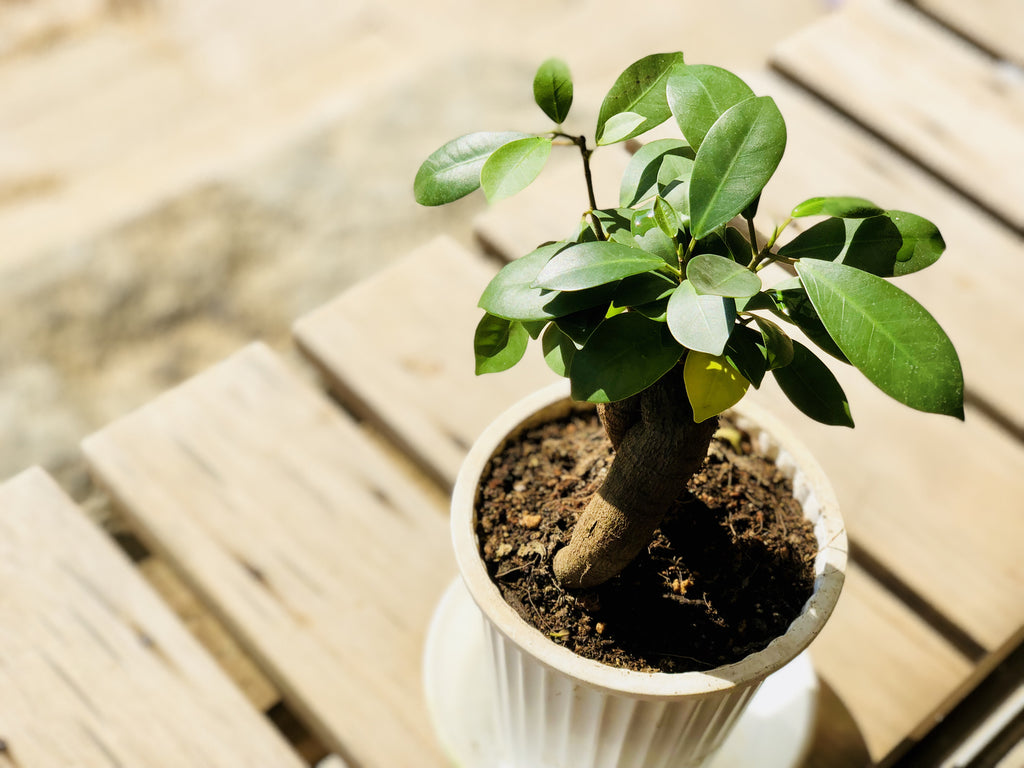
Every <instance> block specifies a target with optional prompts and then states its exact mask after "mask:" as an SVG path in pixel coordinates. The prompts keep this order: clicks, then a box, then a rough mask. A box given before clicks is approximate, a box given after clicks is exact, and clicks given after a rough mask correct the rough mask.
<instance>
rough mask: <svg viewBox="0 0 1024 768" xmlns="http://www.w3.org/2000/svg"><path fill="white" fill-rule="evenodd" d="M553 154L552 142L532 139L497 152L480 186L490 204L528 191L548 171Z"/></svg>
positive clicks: (528, 138)
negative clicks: (548, 163)
mask: <svg viewBox="0 0 1024 768" xmlns="http://www.w3.org/2000/svg"><path fill="white" fill-rule="evenodd" d="M550 154H551V139H549V138H547V137H545V136H528V137H527V138H525V139H516V140H515V141H511V142H509V143H508V144H505V145H503V146H501V147H499V148H498V149H496V150H494V152H493V153H492V154H491V156H490V157H489V158H487V160H486V161H485V162H484V165H483V168H482V169H481V170H480V183H481V184H482V185H483V188H484V194H485V195H487V200H488V201H489V202H492V203H493V202H495V201H497V200H502V199H504V198H506V197H511V196H512V195H514V194H516V193H517V192H521V191H522V190H524V189H526V188H527V187H528V186H530V184H531V183H532V182H533V180H534V179H536V178H537V176H538V175H539V174H540V172H541V171H542V170H544V165H545V163H547V161H548V156H549V155H550Z"/></svg>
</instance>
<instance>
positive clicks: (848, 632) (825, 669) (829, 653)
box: [811, 564, 972, 765]
mask: <svg viewBox="0 0 1024 768" xmlns="http://www.w3.org/2000/svg"><path fill="white" fill-rule="evenodd" d="M811 655H812V657H813V659H814V664H815V668H816V669H817V670H818V672H819V673H820V674H821V676H822V679H823V680H824V681H825V682H826V683H827V684H828V685H829V686H830V687H831V688H833V689H834V690H835V691H837V692H838V695H839V697H840V699H841V701H842V703H843V704H845V705H846V708H847V709H848V710H849V711H850V712H851V713H852V715H853V718H854V720H855V721H856V723H857V725H858V726H859V729H860V732H861V733H862V734H863V736H864V740H865V742H866V745H867V749H868V752H869V754H870V755H871V758H872V761H873V763H878V762H882V761H883V760H885V758H886V757H887V756H889V755H891V754H892V753H893V751H894V750H897V749H898V748H900V747H901V746H903V745H904V741H906V740H908V739H912V738H914V737H915V735H916V734H917V732H918V731H919V730H920V729H921V727H922V726H929V727H930V726H931V725H933V724H934V721H935V720H934V718H936V717H937V715H938V714H939V712H937V711H936V708H937V707H939V706H941V705H942V704H944V703H948V702H950V701H951V700H952V697H953V696H954V694H955V693H956V692H957V690H958V688H959V686H960V685H961V684H962V683H963V681H964V680H965V679H967V678H968V676H969V675H970V674H971V668H972V666H971V663H970V662H969V661H968V660H967V659H966V658H965V657H964V656H962V655H961V654H959V653H958V652H957V651H956V650H955V649H954V648H953V647H952V646H950V645H949V644H948V643H947V642H945V641H944V640H943V639H942V638H941V637H940V636H939V635H937V634H936V633H935V632H934V630H932V629H931V628H930V627H928V626H927V625H926V624H925V623H924V622H923V621H921V619H920V618H919V617H918V616H916V615H915V614H914V613H912V612H911V611H908V610H907V607H906V606H905V605H904V604H903V603H901V602H899V601H898V600H896V599H895V598H894V597H893V595H892V594H891V593H890V592H888V591H886V589H885V588H884V587H882V586H881V585H880V584H878V583H877V582H876V581H874V579H872V578H871V577H870V576H869V575H868V574H866V573H865V572H864V571H863V570H862V569H861V568H859V567H858V566H857V565H856V564H852V565H851V566H850V569H849V572H848V573H847V577H846V585H845V586H844V588H843V594H842V596H841V597H840V599H839V604H838V605H837V606H836V610H835V612H834V613H833V614H832V618H831V619H829V621H828V623H827V624H826V625H825V628H824V629H823V630H822V633H821V635H820V636H819V637H818V638H817V639H816V640H815V641H814V644H813V645H812V646H811ZM821 745H822V747H823V748H825V749H827V747H828V744H827V742H826V741H822V742H821ZM826 755H827V753H826ZM824 764H826V765H827V764H829V763H824Z"/></svg>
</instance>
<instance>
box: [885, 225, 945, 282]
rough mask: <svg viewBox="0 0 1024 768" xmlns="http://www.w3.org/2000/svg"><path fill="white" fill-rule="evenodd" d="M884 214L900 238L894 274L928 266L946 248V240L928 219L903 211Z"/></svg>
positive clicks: (898, 274)
mask: <svg viewBox="0 0 1024 768" xmlns="http://www.w3.org/2000/svg"><path fill="white" fill-rule="evenodd" d="M886 216H888V217H889V218H890V219H891V220H892V222H893V224H895V225H896V229H898V230H899V233H900V237H901V238H902V245H901V246H900V250H899V252H898V253H897V254H896V265H895V267H894V269H893V273H894V274H895V275H896V276H900V275H909V274H910V273H911V272H917V271H918V270H921V269H924V268H925V267H930V266H931V265H932V264H934V263H935V262H936V261H938V260H939V257H940V256H941V255H942V252H943V251H945V250H946V242H945V241H944V240H943V239H942V235H941V234H940V233H939V229H938V227H936V226H935V225H934V224H932V223H931V222H930V221H928V219H925V218H922V217H920V216H917V215H916V214H913V213H907V212H905V211H889V212H887V213H886Z"/></svg>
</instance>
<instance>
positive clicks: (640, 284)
mask: <svg viewBox="0 0 1024 768" xmlns="http://www.w3.org/2000/svg"><path fill="white" fill-rule="evenodd" d="M677 285H678V283H677V282H676V281H675V280H673V279H672V278H670V277H668V276H667V275H665V274H663V273H661V272H647V273H645V274H642V275H634V276H633V277H627V278H626V279H625V280H623V281H622V282H621V283H619V286H618V287H617V288H616V289H615V293H614V294H612V301H613V302H614V303H615V305H616V306H619V307H636V306H639V305H643V304H650V303H651V302H653V301H659V300H661V299H668V297H669V296H670V295H671V294H672V292H673V291H674V290H675V289H676V286H677Z"/></svg>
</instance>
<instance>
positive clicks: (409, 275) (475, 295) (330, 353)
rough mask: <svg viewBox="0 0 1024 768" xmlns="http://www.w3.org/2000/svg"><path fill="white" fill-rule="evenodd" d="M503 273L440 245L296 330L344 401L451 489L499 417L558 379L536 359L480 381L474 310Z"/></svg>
mask: <svg viewBox="0 0 1024 768" xmlns="http://www.w3.org/2000/svg"><path fill="white" fill-rule="evenodd" d="M497 270H498V265H497V264H496V263H494V262H491V261H490V260H488V259H485V258H483V257H481V256H478V255H475V254H472V253H470V252H469V251H467V250H466V249H464V248H462V247H461V246H460V245H458V244H457V243H456V242H454V241H453V240H451V239H449V238H446V237H442V238H439V239H437V240H434V241H432V242H431V243H429V244H428V245H425V246H423V247H422V248H420V249H417V250H416V251H414V252H413V253H411V254H409V255H408V256H406V257H405V258H403V259H400V260H398V261H396V262H395V263H394V264H392V265H389V266H388V267H386V268H385V269H383V270H381V271H380V272H379V273H377V274H376V275H374V276H373V277H371V278H369V279H367V280H364V281H362V282H360V283H359V284H358V285H356V286H355V287H353V288H352V289H350V290H348V291H346V292H345V293H343V294H341V295H340V296H339V297H338V298H337V299H335V300H334V301H332V302H330V303H329V304H327V305H325V306H323V307H321V308H320V309H318V310H315V311H314V312H312V313H310V314H308V315H306V316H304V317H302V318H300V319H299V320H298V321H297V322H296V323H295V327H294V332H295V338H296V340H297V341H298V344H299V346H300V348H301V349H302V350H303V351H304V352H306V353H307V355H309V357H310V358H311V359H312V360H313V361H314V362H315V363H316V364H317V365H318V366H319V367H320V368H321V369H322V370H323V371H324V372H325V373H326V375H327V379H328V383H329V385H330V386H331V387H332V389H334V391H335V392H337V394H338V396H339V397H340V398H341V399H342V401H343V402H344V403H345V404H346V405H347V406H349V407H351V408H353V409H354V410H356V411H357V412H358V413H359V414H360V415H362V416H365V417H366V418H369V419H372V420H373V421H374V422H375V423H377V424H378V425H379V426H380V428H381V429H382V431H383V432H385V433H386V434H388V435H389V436H390V437H391V438H393V439H394V440H395V441H396V442H397V443H398V444H399V445H401V446H402V447H403V448H404V449H406V450H408V451H409V452H410V455H412V456H413V457H415V458H416V459H417V461H418V462H419V463H420V464H421V466H423V467H424V468H425V469H426V470H427V471H428V472H429V473H430V474H431V475H432V476H433V477H434V478H435V479H437V480H438V481H439V482H440V483H442V484H443V485H446V486H451V485H453V484H454V482H455V476H456V474H457V473H458V470H459V465H460V464H461V462H462V457H463V455H464V453H465V452H466V450H467V449H468V448H469V446H470V445H471V444H472V442H473V440H475V439H476V436H477V435H478V434H479V433H480V431H481V430H482V429H483V428H484V427H485V426H487V424H488V423H490V421H491V420H492V419H493V418H494V417H495V416H496V415H497V414H498V413H500V412H501V411H502V410H503V409H504V408H506V407H508V406H509V405H511V404H512V403H513V402H515V401H516V400H518V399H519V398H520V397H523V396H524V395H526V394H527V393H529V392H532V391H533V390H535V389H538V388H540V387H541V386H543V385H544V384H547V383H550V382H551V381H553V380H554V374H553V373H552V372H551V371H550V370H549V369H548V367H547V366H546V365H545V364H544V362H543V360H542V359H541V357H540V355H537V354H530V355H528V356H527V357H526V358H524V360H523V362H521V363H520V364H519V365H517V366H516V367H514V368H513V369H511V370H509V371H506V372H504V373H501V374H498V375H486V376H476V375H475V374H474V372H473V331H474V328H475V327H476V324H477V322H479V319H480V318H481V317H482V316H483V311H482V310H480V309H477V307H476V303H477V300H478V299H479V297H480V294H481V293H482V292H483V289H484V287H485V286H486V285H487V283H488V281H489V280H490V279H491V278H492V277H493V276H494V274H495V273H496V272H497ZM529 351H530V352H533V350H529Z"/></svg>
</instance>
